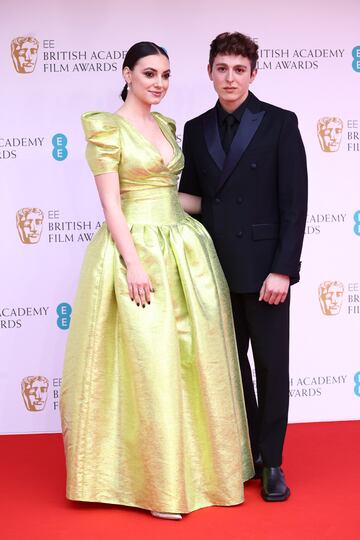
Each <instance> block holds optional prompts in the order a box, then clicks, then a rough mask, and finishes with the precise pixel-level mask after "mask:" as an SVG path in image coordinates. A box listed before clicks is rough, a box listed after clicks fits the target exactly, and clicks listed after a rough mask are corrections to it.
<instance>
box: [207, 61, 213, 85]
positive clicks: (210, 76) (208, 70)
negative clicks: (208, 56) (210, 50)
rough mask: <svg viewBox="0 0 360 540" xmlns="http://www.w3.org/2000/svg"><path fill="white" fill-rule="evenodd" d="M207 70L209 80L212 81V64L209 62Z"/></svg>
mask: <svg viewBox="0 0 360 540" xmlns="http://www.w3.org/2000/svg"><path fill="white" fill-rule="evenodd" d="M207 72H208V75H209V79H210V81H212V80H213V78H212V66H210V64H208V67H207Z"/></svg>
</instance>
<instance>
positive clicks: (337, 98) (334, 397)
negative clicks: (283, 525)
mask: <svg viewBox="0 0 360 540" xmlns="http://www.w3.org/2000/svg"><path fill="white" fill-rule="evenodd" d="M45 6H46V7H45ZM289 6H290V7H289ZM254 11H255V13H254ZM359 19H360V5H359V3H358V1H357V0H344V1H343V2H341V3H337V2H336V3H335V2H333V3H330V2H329V1H328V0H327V1H324V0H318V2H316V3H315V2H311V3H310V2H308V5H307V4H306V2H298V3H294V4H291V5H289V3H288V2H286V1H285V0H274V1H272V2H267V1H265V0H259V1H258V2H257V4H256V6H255V5H254V4H251V6H250V7H249V8H246V7H245V5H239V2H238V1H236V0H228V2H227V3H226V4H224V9H222V8H221V6H219V3H218V2H215V1H213V0H207V1H204V0H200V1H198V2H196V3H195V4H194V3H193V2H188V1H187V0H186V1H185V2H182V3H180V4H179V3H176V4H172V3H169V2H168V1H165V0H157V1H156V0H154V2H151V3H149V2H145V0H139V1H138V2H136V3H131V2H119V1H118V0H103V2H101V3H97V4H96V5H94V6H92V5H91V3H90V2H88V1H86V2H85V1H84V0H78V1H77V2H71V3H70V2H61V3H60V2H56V3H50V2H48V3H44V2H41V0H33V1H32V2H31V3H30V2H25V1H23V0H19V1H18V2H13V1H10V0H5V1H3V2H2V23H3V28H2V32H1V35H0V80H1V100H0V114H1V124H0V171H1V193H0V196H1V201H2V212H1V219H2V227H1V229H2V231H3V236H2V238H3V244H2V250H1V253H2V259H1V266H0V272H1V276H0V287H1V295H0V346H1V364H0V366H1V367H0V396H1V412H0V414H1V419H0V433H3V434H5V433H41V432H54V431H55V432H56V431H59V430H60V422H59V412H58V393H59V386H60V384H61V372H62V363H63V354H64V347H65V341H66V336H67V328H68V325H69V321H70V317H71V304H72V302H73V298H74V293H75V289H76V283H77V278H78V275H79V269H80V265H81V261H82V257H83V253H84V250H85V248H86V245H87V243H88V241H89V239H90V238H91V236H92V234H93V233H94V232H95V231H96V229H97V228H98V227H99V224H100V223H101V222H102V220H103V217H102V212H101V208H100V205H99V202H98V198H97V194H96V190H95V186H94V182H93V179H92V175H91V173H90V171H89V169H88V166H87V164H86V162H85V159H84V149H85V143H84V137H83V133H82V129H81V125H80V118H79V117H80V114H81V113H83V112H84V111H87V110H100V111H114V110H116V109H117V108H118V107H119V97H118V95H119V93H120V91H121V89H122V87H123V80H122V76H121V65H122V60H123V55H124V53H125V52H126V50H127V49H128V48H129V46H131V45H132V44H133V43H135V42H136V41H141V40H150V41H155V42H157V43H159V44H160V45H162V46H164V47H165V48H166V49H167V51H168V52H169V55H170V58H171V68H172V77H171V87H170V90H169V93H168V96H167V97H166V99H165V100H164V102H163V103H162V104H161V106H160V107H159V110H160V111H161V112H163V113H164V114H166V115H168V116H171V117H173V118H175V120H176V121H177V129H178V134H179V136H180V137H181V134H182V128H183V124H184V122H185V121H186V120H187V119H189V118H191V117H193V116H196V115H198V114H200V113H201V112H203V111H204V110H206V109H208V108H210V107H212V106H213V104H214V103H215V98H216V96H215V94H214V91H213V89H212V86H211V83H210V82H209V80H208V79H207V75H206V64H207V58H208V50H209V44H210V41H211V40H212V39H213V37H215V35H217V34H218V33H220V32H222V31H226V30H229V31H233V30H239V31H241V32H244V33H247V34H249V35H250V36H252V37H253V38H254V39H256V40H257V41H258V43H259V46H260V49H261V51H260V53H261V57H260V60H259V73H258V77H257V79H256V81H255V82H254V84H253V86H252V90H253V92H254V93H255V94H256V95H257V96H258V97H259V98H260V99H262V100H263V101H268V102H270V103H274V104H276V105H279V106H281V107H284V108H288V109H290V110H294V111H295V112H296V113H297V115H298V117H299V123H300V129H301V132H302V135H303V138H304V143H305V146H306V150H307V156H308V164H309V177H310V200H309V215H308V223H307V231H306V236H305V244H304V250H303V256H302V260H303V264H302V280H301V282H300V284H298V285H296V286H295V287H293V289H292V292H293V294H292V340H291V391H290V393H291V407H290V420H291V421H292V422H299V421H305V422H308V421H319V420H346V419H359V418H360V356H359V334H360V326H359V322H360V255H359V252H360V187H359V180H360V173H359V170H360V168H359V165H360V163H359V156H360V107H359V96H360V34H359V31H358V22H359ZM28 36H32V37H33V38H36V40H37V41H36V40H35V41H31V40H30V41H29V39H25V40H22V39H20V40H18V41H15V42H13V40H14V39H16V38H19V37H20V38H21V37H23V38H28ZM12 42H13V49H11V43H12ZM12 55H13V57H12ZM35 61H36V63H35ZM320 118H326V120H324V122H323V124H324V126H323V128H321V134H320V139H319V138H318V127H317V126H318V121H319V119H320ZM320 143H321V144H320ZM334 282H335V283H334ZM320 284H324V285H323V288H322V289H321V292H322V296H321V302H320V301H319V297H318V289H319V285H320Z"/></svg>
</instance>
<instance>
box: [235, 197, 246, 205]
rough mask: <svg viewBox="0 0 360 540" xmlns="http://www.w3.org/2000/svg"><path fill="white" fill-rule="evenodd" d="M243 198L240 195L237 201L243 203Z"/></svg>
mask: <svg viewBox="0 0 360 540" xmlns="http://www.w3.org/2000/svg"><path fill="white" fill-rule="evenodd" d="M243 200H244V199H243V198H242V197H238V198H237V199H236V202H237V203H238V204H241V203H242V202H243Z"/></svg>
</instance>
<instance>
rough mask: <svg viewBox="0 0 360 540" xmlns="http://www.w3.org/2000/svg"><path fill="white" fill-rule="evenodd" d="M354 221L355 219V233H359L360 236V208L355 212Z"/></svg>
mask: <svg viewBox="0 0 360 540" xmlns="http://www.w3.org/2000/svg"><path fill="white" fill-rule="evenodd" d="M354 221H355V225H354V233H355V234H356V235H357V236H360V210H357V211H356V212H355V214H354Z"/></svg>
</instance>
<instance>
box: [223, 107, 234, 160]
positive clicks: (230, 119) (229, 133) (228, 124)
mask: <svg viewBox="0 0 360 540" xmlns="http://www.w3.org/2000/svg"><path fill="white" fill-rule="evenodd" d="M235 122H236V119H235V118H234V116H233V115H232V114H228V115H227V116H226V117H225V120H224V123H225V132H224V139H223V143H222V145H223V148H224V152H225V154H227V153H228V152H229V150H230V146H231V143H232V140H233V138H234V124H235Z"/></svg>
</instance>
